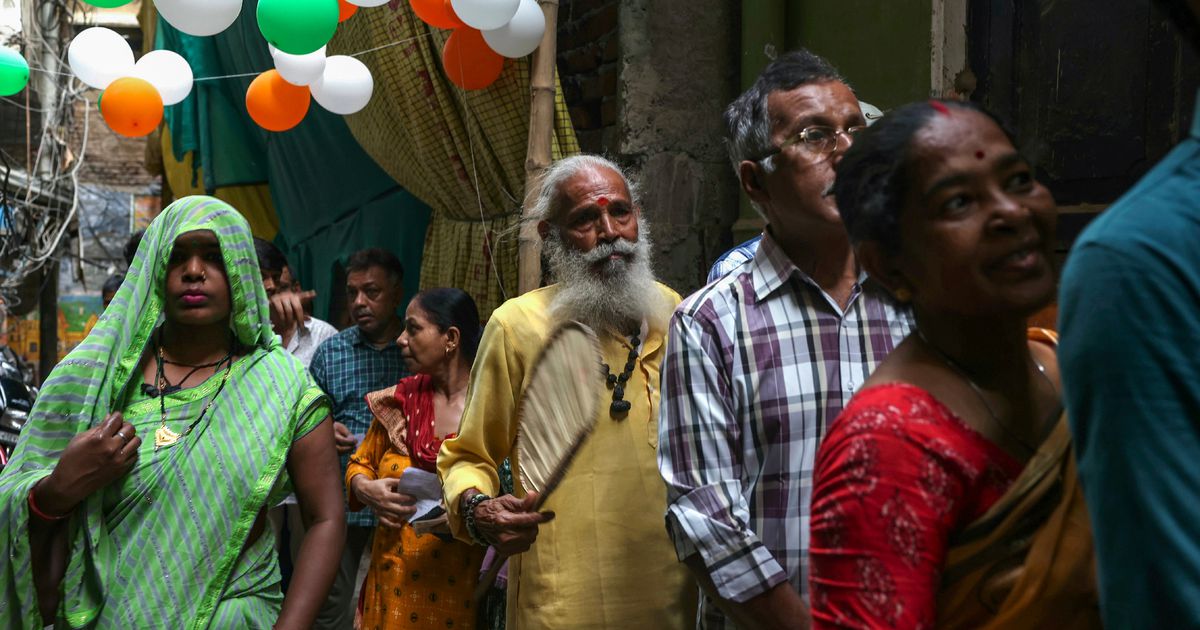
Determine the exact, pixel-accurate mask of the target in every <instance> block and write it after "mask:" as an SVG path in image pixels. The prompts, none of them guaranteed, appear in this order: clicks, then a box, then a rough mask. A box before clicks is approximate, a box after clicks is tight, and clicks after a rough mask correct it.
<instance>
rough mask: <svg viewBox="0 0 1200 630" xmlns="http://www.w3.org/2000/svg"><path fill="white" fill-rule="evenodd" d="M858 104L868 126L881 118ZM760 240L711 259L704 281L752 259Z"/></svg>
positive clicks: (867, 106)
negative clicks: (710, 265)
mask: <svg viewBox="0 0 1200 630" xmlns="http://www.w3.org/2000/svg"><path fill="white" fill-rule="evenodd" d="M858 106H859V108H860V109H862V113H863V117H865V118H866V119H867V126H868V127H870V126H871V125H873V124H875V121H877V120H879V119H880V118H883V112H882V111H880V109H879V108H878V107H875V106H874V105H872V104H870V103H864V102H862V101H859V102H858ZM761 240H762V234H758V235H755V236H754V237H753V238H750V239H747V240H746V241H744V242H741V243H738V244H737V245H734V246H733V247H731V248H730V249H729V250H728V251H726V252H725V253H723V254H721V255H720V256H717V259H716V260H714V261H713V264H712V267H711V268H709V270H708V278H707V279H706V280H705V283H710V282H716V281H717V280H720V279H721V278H724V277H725V276H727V275H729V274H731V273H733V272H734V271H736V270H737V268H738V267H741V266H742V265H744V264H746V263H748V262H750V261H751V260H753V259H754V254H755V253H756V252H758V242H759V241H761Z"/></svg>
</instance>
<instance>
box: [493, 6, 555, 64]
mask: <svg viewBox="0 0 1200 630" xmlns="http://www.w3.org/2000/svg"><path fill="white" fill-rule="evenodd" d="M545 32H546V15H545V14H544V13H542V8H541V7H540V6H538V3H537V2H536V0H521V6H519V7H517V13H516V15H514V16H513V17H512V19H511V20H509V21H508V24H505V25H504V26H501V27H500V28H497V29H492V30H490V31H484V32H483V40H484V41H486V42H487V45H488V46H490V47H491V48H492V50H494V51H496V52H498V53H500V54H501V55H504V56H505V57H511V58H513V59H518V58H520V57H524V56H525V55H528V54H529V53H531V52H533V51H535V50H537V47H538V44H541V43H542V34H543V33H545Z"/></svg>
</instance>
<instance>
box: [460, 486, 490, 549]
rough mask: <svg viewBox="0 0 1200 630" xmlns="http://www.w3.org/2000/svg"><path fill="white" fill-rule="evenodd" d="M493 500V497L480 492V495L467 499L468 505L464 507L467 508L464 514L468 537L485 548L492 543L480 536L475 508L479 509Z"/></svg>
mask: <svg viewBox="0 0 1200 630" xmlns="http://www.w3.org/2000/svg"><path fill="white" fill-rule="evenodd" d="M491 498H492V497H489V496H488V495H486V494H484V493H482V492H480V493H479V494H476V495H473V496H472V497H471V498H470V499H467V503H466V505H465V506H464V507H465V508H466V512H465V513H464V514H463V522H464V523H465V524H466V526H467V535H469V536H470V537H471V540H473V541H475V544H477V545H482V546H484V547H487V546H488V545H490V544H491V543H489V542H488V541H486V540H484V538H483V536H481V535H480V534H479V529H478V528H477V527H476V525H475V508H476V507H479V504H480V503H483V502H484V501H488V500H490V499H491Z"/></svg>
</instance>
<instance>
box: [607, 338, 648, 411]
mask: <svg viewBox="0 0 1200 630" xmlns="http://www.w3.org/2000/svg"><path fill="white" fill-rule="evenodd" d="M641 343H642V340H641V339H639V338H638V333H633V335H631V336H630V337H629V345H630V349H629V358H628V359H626V361H625V369H624V371H622V372H621V373H620V374H613V371H612V368H610V367H609V366H608V364H607V363H605V364H603V365H604V380H605V381H606V382H607V383H608V386H609V387H610V388H612V390H613V393H612V404H611V405H609V406H608V411H609V413H611V414H612V415H613V416H617V420H624V419H625V418H624V414H626V413H628V412H629V408H630V407H631V406H632V405H631V404H630V403H629V401H628V400H625V383H627V382H629V377H630V376H632V375H633V368H634V362H635V361H637V357H638V346H640V345H641Z"/></svg>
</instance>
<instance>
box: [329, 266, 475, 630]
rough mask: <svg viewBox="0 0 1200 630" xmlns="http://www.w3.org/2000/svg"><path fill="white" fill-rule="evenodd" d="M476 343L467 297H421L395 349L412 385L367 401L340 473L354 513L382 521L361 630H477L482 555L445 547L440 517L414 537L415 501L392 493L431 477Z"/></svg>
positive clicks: (442, 292)
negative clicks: (366, 417) (475, 600)
mask: <svg viewBox="0 0 1200 630" xmlns="http://www.w3.org/2000/svg"><path fill="white" fill-rule="evenodd" d="M479 334H480V326H479V311H478V309H477V308H476V306H475V302H474V301H472V300H471V297H470V296H468V295H467V294H466V293H464V292H462V291H460V290H458V289H430V290H427V291H423V292H421V293H418V294H417V295H416V296H415V297H413V299H412V301H411V302H410V303H409V306H408V310H407V311H406V313H405V322H404V331H403V332H402V333H401V334H400V338H399V339H398V340H397V343H398V344H399V346H400V352H401V354H402V356H403V357H404V360H405V362H406V363H407V365H408V369H409V370H410V371H411V372H412V373H413V376H409V377H407V378H404V379H401V381H400V383H399V384H397V385H396V386H395V387H391V388H388V389H385V390H381V391H378V392H373V393H371V394H368V395H367V403H368V404H369V405H370V407H371V411H372V413H374V415H375V419H374V420H373V421H372V422H371V427H370V429H368V431H367V435H366V437H365V438H364V439H363V442H362V444H361V445H360V446H359V447H358V450H357V451H356V452H355V453H354V456H353V457H352V458H351V459H350V465H349V467H348V468H347V469H346V488H347V489H348V491H349V492H348V494H349V500H350V507H351V509H356V510H357V509H362V508H363V507H364V506H370V507H371V508H372V509H373V510H374V511H375V513H376V514H377V515H378V516H379V526H378V528H377V529H376V530H375V539H374V542H373V543H372V546H371V566H370V569H369V570H368V572H367V579H366V582H365V583H364V585H363V588H362V594H361V598H360V601H359V607H360V611H361V614H362V619H361V625H360V626H359V627H360V628H364V629H371V630H374V629H375V628H398V627H404V628H438V629H439V630H445V629H446V628H453V629H455V630H457V629H463V628H466V629H469V628H473V627H474V625H475V618H476V611H475V610H474V607H473V604H472V602H471V595H472V592H473V591H474V589H475V584H476V582H477V581H478V578H479V565H480V563H481V562H482V561H483V554H484V549H483V548H482V547H477V546H473V545H468V544H466V543H463V542H460V541H457V540H454V539H453V538H451V537H450V536H449V529H447V528H446V525H445V517H444V512H443V513H442V514H443V516H442V517H441V519H437V518H433V519H426V518H421V519H420V520H418V521H416V526H417V527H419V528H420V531H421V532H425V533H418V531H417V530H416V529H414V524H413V523H410V522H409V519H410V518H412V517H413V516H414V515H415V512H416V509H417V508H416V506H415V504H414V497H412V496H409V495H407V494H404V493H403V492H401V491H400V490H399V488H400V484H401V483H402V479H403V477H404V476H405V475H406V474H407V475H410V476H411V477H412V478H416V477H423V476H424V475H423V473H427V474H434V475H436V472H437V468H436V466H435V462H436V460H437V453H438V449H440V448H441V445H442V441H443V440H445V439H446V438H449V437H452V436H453V435H455V433H457V431H458V424H459V420H460V419H461V418H462V411H463V401H464V395H465V394H466V389H467V381H468V378H469V376H470V372H471V363H472V361H474V359H475V351H476V349H477V347H478V345H479ZM411 480H412V479H409V480H408V481H411ZM439 496H440V494H439Z"/></svg>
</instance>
